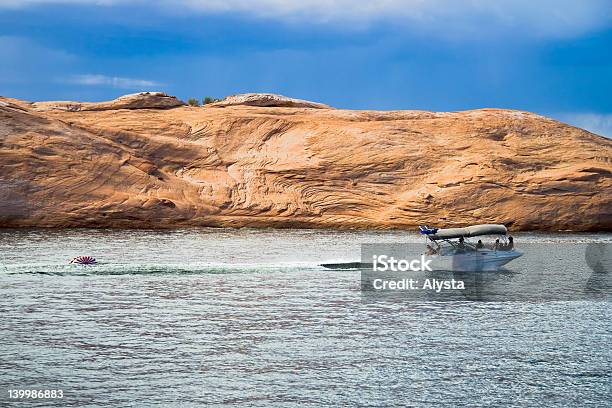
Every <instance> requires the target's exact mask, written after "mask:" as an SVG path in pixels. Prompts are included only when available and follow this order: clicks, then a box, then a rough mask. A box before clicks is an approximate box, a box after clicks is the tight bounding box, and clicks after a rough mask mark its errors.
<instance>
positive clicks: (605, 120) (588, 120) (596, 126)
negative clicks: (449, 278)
mask: <svg viewBox="0 0 612 408" xmlns="http://www.w3.org/2000/svg"><path fill="white" fill-rule="evenodd" d="M553 116H554V117H555V118H558V119H559V120H561V121H563V122H566V123H569V124H570V125H573V126H576V127H579V128H582V129H586V130H588V131H589V132H592V133H596V134H598V135H601V136H605V137H609V138H612V113H603V114H601V113H561V114H558V115H553Z"/></svg>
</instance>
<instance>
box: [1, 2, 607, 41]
mask: <svg viewBox="0 0 612 408" xmlns="http://www.w3.org/2000/svg"><path fill="white" fill-rule="evenodd" d="M52 3H57V4H92V5H99V6H108V7H110V6H118V5H126V4H128V5H141V6H143V7H147V8H150V7H151V5H153V6H154V7H157V8H158V10H161V11H163V12H167V13H171V14H176V13H181V12H184V13H190V12H193V11H196V12H200V13H203V14H235V15H242V16H245V17H250V18H263V19H270V20H275V21H280V22H291V23H301V24H311V23H317V24H329V25H335V24H343V27H344V28H347V27H350V28H359V27H362V26H364V25H370V24H374V23H377V22H381V21H394V22H395V23H396V24H398V25H403V26H405V27H406V28H408V29H415V30H425V31H430V32H435V33H437V34H439V35H442V34H446V35H449V34H455V35H457V34H462V33H466V32H468V33H472V34H475V35H478V34H480V35H485V33H487V32H490V31H494V32H498V31H504V32H506V33H511V34H513V35H523V36H524V35H531V36H574V35H579V34H581V33H584V32H588V31H591V30H595V29H599V28H602V27H608V26H610V25H612V7H610V1H609V0H581V1H576V0H536V1H534V0H494V1H492V0H369V1H367V0H174V1H171V0H150V1H144V0H0V7H3V6H4V7H27V6H32V5H35V4H52Z"/></svg>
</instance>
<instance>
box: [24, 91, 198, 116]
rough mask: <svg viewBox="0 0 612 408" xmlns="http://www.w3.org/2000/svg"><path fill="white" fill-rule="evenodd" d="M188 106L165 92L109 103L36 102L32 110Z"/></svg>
mask: <svg viewBox="0 0 612 408" xmlns="http://www.w3.org/2000/svg"><path fill="white" fill-rule="evenodd" d="M182 105H186V104H185V102H183V101H180V100H178V99H177V98H175V97H174V96H168V95H166V94H165V93H163V92H140V93H135V94H130V95H124V96H122V97H119V98H117V99H115V100H112V101H109V102H70V101H50V102H34V103H33V104H32V109H34V110H37V111H50V110H61V111H69V112H78V111H101V110H114V109H162V108H174V107H177V106H182Z"/></svg>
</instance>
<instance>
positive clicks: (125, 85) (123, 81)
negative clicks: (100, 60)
mask: <svg viewBox="0 0 612 408" xmlns="http://www.w3.org/2000/svg"><path fill="white" fill-rule="evenodd" d="M66 82H69V83H71V84H77V85H91V86H98V85H103V86H111V87H113V88H121V89H138V88H147V87H152V86H161V85H162V84H160V83H157V82H153V81H148V80H146V79H134V78H122V77H111V76H106V75H94V74H85V75H74V76H71V77H70V78H68V79H67V81H66Z"/></svg>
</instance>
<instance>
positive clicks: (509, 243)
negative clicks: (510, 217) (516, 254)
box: [504, 236, 514, 251]
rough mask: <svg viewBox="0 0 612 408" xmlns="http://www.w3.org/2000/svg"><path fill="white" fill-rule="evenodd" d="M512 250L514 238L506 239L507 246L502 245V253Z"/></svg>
mask: <svg viewBox="0 0 612 408" xmlns="http://www.w3.org/2000/svg"><path fill="white" fill-rule="evenodd" d="M513 249H514V238H512V236H509V237H508V244H507V245H504V251H512V250H513Z"/></svg>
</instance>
